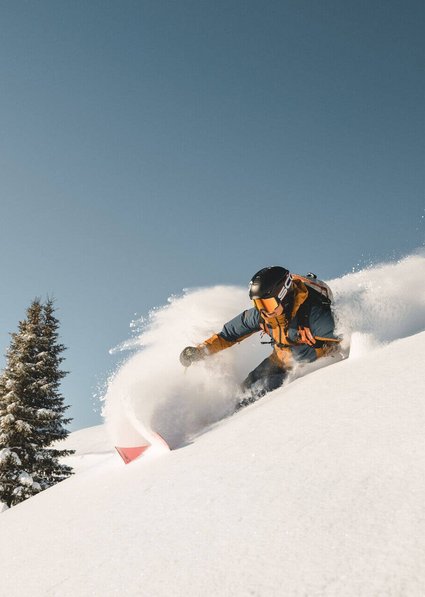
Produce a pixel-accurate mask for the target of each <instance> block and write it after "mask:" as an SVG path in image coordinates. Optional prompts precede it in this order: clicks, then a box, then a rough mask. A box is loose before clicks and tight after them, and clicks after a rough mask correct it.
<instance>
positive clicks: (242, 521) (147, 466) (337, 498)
mask: <svg viewBox="0 0 425 597" xmlns="http://www.w3.org/2000/svg"><path fill="white" fill-rule="evenodd" d="M412 263H414V264H415V265H414V267H413V266H412ZM384 267H387V266H384ZM394 267H396V273H397V274H398V277H397V280H398V282H399V283H400V284H401V285H406V284H409V288H412V286H411V284H413V283H415V284H416V286H413V287H415V288H416V292H414V293H412V295H414V296H413V297H412V301H415V302H416V303H415V304H417V309H416V315H414V313H413V311H414V309H413V306H412V310H411V312H410V311H409V306H410V305H409V303H407V305H406V309H407V310H406V311H404V317H405V321H406V322H407V323H406V327H403V324H402V322H400V321H399V320H398V319H397V320H395V327H393V328H391V329H392V330H394V329H396V330H398V331H397V333H398V334H399V335H400V336H403V335H408V334H413V335H410V336H409V337H405V338H401V339H393V341H391V342H389V338H388V337H387V338H386V337H385V325H384V323H385V321H387V319H386V318H387V317H388V316H387V315H385V314H386V313H391V312H392V311H391V310H392V308H393V297H392V295H391V293H390V298H389V300H388V304H387V305H386V302H385V295H384V296H383V297H382V295H381V300H382V305H381V307H382V308H381V312H382V313H381V318H379V317H378V318H375V321H376V325H375V327H373V325H372V324H373V320H374V318H372V317H371V316H370V311H368V310H367V309H364V313H361V312H359V311H358V310H356V309H354V308H353V310H352V311H350V309H351V307H350V304H349V300H348V294H349V293H348V291H347V293H346V292H345V289H346V286H345V285H346V284H349V285H353V288H354V287H356V288H359V286H357V284H359V283H361V281H359V280H357V281H353V278H352V277H351V276H348V277H347V279H346V280H345V281H344V278H342V279H341V280H339V281H338V280H337V281H334V283H333V288H335V286H338V284H340V285H341V286H340V288H339V289H338V288H336V290H337V291H338V293H339V294H338V300H339V301H341V303H340V304H343V300H344V299H345V300H346V303H345V304H344V309H346V312H345V314H343V317H342V319H341V322H340V325H341V326H347V328H346V329H349V326H350V325H351V324H352V320H351V319H350V317H349V316H347V312H351V313H352V316H356V317H358V321H357V323H356V325H353V326H352V328H351V329H352V330H354V329H359V332H357V335H356V336H355V337H354V338H353V342H352V350H353V349H355V351H356V354H355V357H350V358H348V359H346V360H344V361H341V362H339V363H336V364H335V365H333V366H331V367H326V368H321V369H319V370H316V371H314V372H312V373H311V374H310V375H308V376H303V377H300V378H298V379H295V380H294V381H293V382H292V383H291V384H289V385H287V386H286V387H283V388H281V389H279V390H276V391H275V392H273V393H272V394H270V395H269V396H268V397H266V398H264V399H263V400H261V401H260V402H258V403H256V404H254V405H252V406H250V407H249V408H246V409H245V410H243V411H241V412H240V413H238V414H237V415H236V416H234V417H231V418H228V419H225V420H223V421H220V422H217V418H218V414H219V411H220V409H221V408H223V410H224V411H225V409H226V403H227V405H228V400H229V398H228V394H227V393H226V392H223V394H222V395H220V394H219V395H218V402H219V406H216V405H214V406H210V410H209V411H208V410H207V408H206V407H207V406H208V405H210V404H211V402H206V403H204V402H203V400H202V393H201V391H200V390H199V387H198V388H196V384H195V381H196V383H199V384H201V387H202V384H205V387H206V391H207V392H208V391H210V390H211V388H213V387H214V384H215V381H214V380H213V378H214V376H215V375H218V376H219V377H221V379H223V378H225V379H228V380H229V387H231V384H232V383H234V379H236V374H237V371H238V368H240V367H241V363H240V362H239V353H240V352H242V351H243V350H244V347H243V344H242V345H240V346H239V347H236V348H235V349H233V351H228V353H231V352H234V353H236V354H237V355H238V356H237V357H235V358H234V359H231V358H230V356H229V357H227V356H226V359H223V360H222V362H220V365H219V366H218V365H214V366H213V368H212V369H211V368H207V367H206V366H204V365H202V366H201V367H197V368H195V371H194V373H193V375H191V376H190V377H189V373H192V372H191V371H189V372H188V373H187V374H186V376H184V377H186V378H187V379H188V380H189V379H190V381H188V382H187V383H188V386H189V388H190V392H192V391H193V392H194V395H193V396H192V394H191V393H190V392H189V394H188V400H189V401H192V399H193V400H194V399H195V392H196V396H198V398H199V399H200V401H201V404H202V407H200V408H199V410H198V411H197V414H196V417H195V418H194V419H190V417H189V415H188V413H187V412H185V413H184V415H183V416H182V417H181V418H179V416H178V409H177V408H175V409H174V410H173V408H172V407H173V404H179V405H181V404H182V401H183V399H185V398H186V396H185V395H184V394H183V395H181V394H180V396H179V395H178V393H177V389H178V387H179V385H178V384H179V383H180V380H178V381H175V380H173V378H172V373H169V374H168V376H167V379H163V377H164V375H163V376H162V378H160V384H159V385H160V390H161V392H162V396H163V398H164V400H165V401H166V402H168V405H169V407H171V410H172V414H173V416H174V417H175V426H176V427H178V425H179V424H180V423H182V424H183V425H186V427H185V432H184V434H182V435H179V433H178V431H176V432H175V435H174V436H173V437H174V439H175V440H176V441H177V443H178V442H181V443H180V446H181V448H180V449H178V450H175V451H173V452H171V453H155V452H152V453H151V454H150V455H148V456H146V458H145V457H143V458H141V459H140V460H137V461H135V462H134V463H132V464H131V465H129V466H124V465H123V464H122V462H121V461H120V460H119V458H118V456H112V455H111V456H109V457H106V458H104V459H103V460H102V461H101V462H99V463H98V464H97V466H93V467H92V468H90V469H89V470H87V469H86V470H85V471H84V472H83V473H78V474H76V475H75V476H74V477H73V478H71V479H68V480H67V481H64V482H63V483H61V484H59V485H57V486H55V487H54V488H52V489H49V490H48V491H45V492H43V493H42V494H39V495H37V496H35V497H34V498H31V499H30V500H27V501H26V502H24V503H22V504H20V505H19V506H17V507H15V508H13V509H12V510H10V511H8V512H5V513H3V514H2V515H1V517H0V577H1V579H2V589H3V591H4V594H5V595H8V596H10V597H18V596H19V597H20V596H21V595H24V594H31V595H33V596H34V597H41V596H43V597H45V596H48V597H51V596H58V597H59V596H61V597H67V596H69V597H71V596H72V597H74V596H75V595H78V596H79V597H86V596H87V597H88V596H89V595H102V597H112V596H122V595H126V596H130V597H133V596H134V597H136V596H144V595H155V596H158V597H159V596H161V597H162V596H164V597H165V596H168V595H175V596H177V597H180V596H181V597H183V596H185V597H187V596H188V595H194V596H195V595H208V596H215V595H220V596H229V597H230V596H231V595H238V596H239V595H240V596H244V595H257V596H261V597H262V596H264V597H269V596H276V597H277V596H279V597H280V596H282V595H285V597H292V596H294V597H298V596H304V595H308V596H310V595H319V596H326V597H331V596H332V597H334V596H335V597H341V596H344V597H345V596H348V597H351V596H352V597H357V596H359V595H361V596H362V597H369V596H370V597H375V596H381V595H382V596H383V597H384V596H385V597H387V596H390V597H391V596H394V597H396V596H397V597H400V596H408V597H411V596H413V597H416V596H418V597H419V596H421V595H423V594H424V593H425V558H424V557H423V555H424V553H425V506H424V504H425V481H424V476H423V471H424V468H425V439H424V433H423V429H424V426H425V401H424V399H423V381H422V380H423V373H422V371H423V356H424V353H425V332H423V331H422V330H423V329H425V325H423V327H422V329H419V328H420V326H421V325H422V323H423V322H424V319H423V317H424V314H425V292H424V287H423V286H421V284H422V285H423V284H424V282H423V279H424V278H425V276H423V273H424V271H425V269H424V260H423V257H421V256H414V257H411V258H409V259H407V260H404V262H400V264H397V265H394ZM412 267H413V269H412ZM397 268H398V269H397ZM404 268H406V269H404ZM375 273H379V268H377V272H375ZM359 275H364V276H366V277H367V275H368V272H365V273H362V272H359V273H358V274H353V276H359ZM421 276H422V277H421ZM368 279H369V280H370V279H371V278H368ZM373 279H376V276H375V277H374V278H373ZM335 282H336V284H335ZM354 282H356V284H354ZM416 282H417V283H416ZM398 290H399V291H401V286H400V287H399V289H398ZM196 292H200V293H204V294H203V297H204V299H205V300H204V302H203V303H202V307H199V308H200V309H201V308H202V309H206V310H207V311H208V309H210V313H214V309H217V305H216V306H215V307H213V306H212V305H209V299H211V302H212V300H213V298H214V300H216V298H217V295H216V294H214V293H215V289H210V290H204V291H196ZM209 293H213V294H214V297H212V296H211V294H209ZM370 293H373V285H371V284H370V285H369V286H368V288H367V289H366V290H362V292H361V293H360V294H361V297H362V298H361V300H362V301H363V303H362V304H363V305H367V301H368V298H367V297H368V296H371V294H370ZM418 293H419V298H418ZM190 296H193V293H189V294H188V295H186V296H185V297H183V298H181V299H176V301H175V303H173V302H172V303H171V304H170V308H168V309H165V310H162V311H159V312H158V318H159V319H154V320H153V326H152V327H151V329H150V330H147V332H146V335H145V336H144V338H143V339H144V341H145V343H146V344H147V348H146V349H144V351H142V352H141V353H140V354H138V355H135V356H133V357H131V358H130V360H129V362H128V363H127V364H126V365H124V367H123V369H122V370H120V372H118V374H117V376H116V377H115V379H114V380H113V381H112V384H111V386H110V392H111V393H110V394H109V398H110V399H111V402H110V403H109V404H107V407H108V408H110V407H111V404H112V405H114V400H112V397H114V396H115V394H114V392H116V391H118V386H119V385H120V384H124V382H125V383H126V384H127V385H126V386H125V387H126V389H127V391H128V392H131V391H134V392H136V391H138V390H140V388H141V387H142V386H141V378H140V376H141V375H142V374H141V373H140V368H139V365H140V363H141V362H144V361H143V359H142V355H144V354H147V355H148V356H147V357H146V358H148V361H145V362H146V363H148V362H149V363H150V365H152V367H153V369H152V370H151V372H150V373H151V375H154V374H155V373H156V372H157V370H156V369H155V363H156V359H155V358H154V357H156V356H157V355H158V354H159V353H161V354H162V355H164V350H165V346H166V345H167V342H170V345H171V340H170V339H169V337H168V336H166V337H164V334H163V327H162V325H163V323H164V321H165V322H166V324H167V326H168V329H170V326H173V321H174V320H173V317H174V318H175V322H174V323H175V326H176V327H177V326H180V325H181V319H180V318H179V317H177V312H176V311H175V310H173V309H180V310H181V312H182V313H184V312H185V310H186V307H187V302H186V303H184V301H185V300H189V298H187V297H190ZM232 296H234V295H233V294H232ZM397 296H398V295H397ZM408 296H410V295H408ZM189 302H190V301H189ZM196 304H198V301H196ZM412 305H413V303H412ZM231 306H234V305H231ZM347 310H348V311H347ZM220 314H221V313H216V318H218V317H219V316H220ZM195 315H196V314H195ZM201 315H202V314H201ZM182 317H183V316H182ZM161 318H162V319H161ZM167 318H169V319H168V320H167ZM200 320H201V317H199V318H198V319H197V318H196V316H195V321H197V322H199V321H200ZM216 323H217V322H216V320H214V321H212V319H211V321H210V323H209V324H208V325H211V327H213V326H215V325H216ZM197 325H200V324H199V323H197ZM362 326H363V327H362ZM415 326H416V328H417V329H413V328H415ZM182 328H183V326H182ZM203 332H204V329H198V330H194V329H192V330H191V331H190V330H189V331H186V333H187V334H188V336H190V334H191V333H193V334H195V335H196V333H198V334H199V335H202V334H203ZM405 332H406V334H405ZM388 333H389V332H387V334H388ZM391 334H394V331H392V332H391ZM356 338H357V339H356ZM192 341H196V338H194V340H192ZM157 343H159V344H160V346H159V347H157V346H156V344H157ZM188 343H189V342H188ZM183 344H184V343H183ZM244 344H245V343H244ZM356 345H357V348H356ZM156 350H158V352H156ZM176 352H177V349H176ZM248 353H249V351H247V354H248ZM149 355H150V356H149ZM223 356H224V355H223ZM227 359H229V361H227ZM170 367H171V371H172V367H173V364H170ZM158 370H159V369H158ZM131 372H132V373H133V374H134V375H135V378H134V379H133V385H132V384H131V380H130V377H129V376H130V373H131ZM143 375H145V377H144V378H143V379H144V381H146V380H148V381H149V377H148V375H147V373H146V372H145V373H144V374H143ZM226 375H227V378H226V377H225V376H226ZM233 376H234V377H233ZM184 377H183V379H184ZM208 378H212V381H211V384H212V385H211V386H209V385H208V383H207V382H206V380H207V379H208ZM124 385H125V384H124ZM122 387H123V386H122ZM150 387H151V386H149V384H148V387H147V389H150ZM152 387H153V382H152ZM182 387H184V386H183V382H182ZM176 388H177V389H176ZM171 390H173V392H171ZM167 391H170V394H169V395H168V394H167ZM211 391H212V390H211ZM172 396H173V398H172ZM209 398H210V400H211V399H212V396H211V395H210V396H209ZM178 400H179V402H178ZM149 408H150V409H151V411H149V409H148V408H146V410H144V411H143V412H144V413H149V412H151V414H152V419H151V420H154V418H155V417H156V420H157V421H162V422H163V419H161V417H159V416H158V414H155V408H154V406H153V404H151V405H149ZM116 412H117V411H115V410H114V409H113V408H112V409H110V410H109V416H113V415H115V414H116ZM118 412H120V411H119V410H118ZM161 413H162V414H161V416H164V413H163V411H161ZM202 417H203V418H204V422H205V425H206V426H207V428H208V426H209V430H208V429H207V430H205V427H204V431H205V432H204V433H203V434H199V431H200V430H201V427H200V425H201V422H202ZM214 420H215V421H216V422H215V424H213V423H214ZM164 427H165V425H164ZM169 429H172V427H171V424H170V425H169ZM197 429H198V435H197V437H196V438H195V440H194V441H193V443H190V442H189V441H188V437H189V435H188V431H190V432H195V433H196V430H197ZM77 433H78V434H79V436H77V434H72V435H71V436H70V438H69V439H68V442H69V447H71V444H72V442H73V440H74V442H75V443H79V450H78V452H79V455H80V456H81V457H83V458H84V454H93V453H95V451H96V450H98V451H99V452H102V451H103V450H104V448H105V444H104V443H103V441H104V439H99V437H98V434H100V435H102V434H103V430H101V429H97V428H94V429H92V430H87V431H85V430H84V431H82V432H77ZM92 434H93V435H92ZM91 436H92V437H93V440H92V439H90V437H91ZM77 440H78V442H77ZM75 443H74V446H73V447H76V444H75ZM107 443H108V440H106V444H107ZM184 444H186V445H184ZM108 449H109V448H108V447H107V448H106V450H108ZM40 537H42V541H43V545H44V546H46V545H47V546H48V550H49V552H48V554H49V557H48V561H46V552H45V548H44V547H43V548H40V543H39V540H40ZM23 562H25V574H22V563H23Z"/></svg>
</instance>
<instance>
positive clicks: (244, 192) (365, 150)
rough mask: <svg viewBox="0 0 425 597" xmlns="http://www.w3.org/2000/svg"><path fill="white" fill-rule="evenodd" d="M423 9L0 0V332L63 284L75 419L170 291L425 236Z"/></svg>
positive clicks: (387, 3)
mask: <svg viewBox="0 0 425 597" xmlns="http://www.w3.org/2000/svg"><path fill="white" fill-rule="evenodd" d="M424 28H425V4H424V3H423V1H419V0H418V1H415V0H405V1H395V0H382V1H377V0H368V1H363V0H361V1H354V0H353V1H344V0H322V1H321V2H317V1H316V0H291V1H286V0H267V1H260V0H257V1H253V0H226V1H224V0H215V1H212V0H208V1H206V0H178V1H176V0H151V1H144V0H138V1H136V0H134V1H130V0H119V1H118V0H115V1H110V0H90V2H87V1H80V0H73V1H72V2H69V1H64V0H40V1H39V2H26V1H24V0H16V1H14V2H5V3H3V5H2V10H1V18H0V168H1V176H0V201H1V218H0V259H1V274H2V282H3V283H2V293H1V309H0V347H1V352H2V353H5V352H6V349H7V347H8V344H9V336H8V333H9V332H13V331H15V330H16V328H17V323H18V321H19V319H22V318H23V317H24V314H25V309H26V308H27V306H28V305H29V303H30V302H31V300H32V299H33V298H34V297H36V296H40V297H42V298H43V297H45V296H46V295H48V294H49V295H54V296H55V297H56V304H57V308H58V311H57V315H58V317H59V319H60V321H61V335H62V338H61V339H62V341H63V342H64V343H65V344H66V345H67V346H68V351H67V353H66V354H65V356H66V357H67V358H66V362H65V367H66V369H68V370H70V371H71V373H70V375H68V377H67V378H66V379H65V381H64V383H63V393H64V395H65V399H66V401H67V402H68V403H70V404H71V405H72V407H71V410H70V414H71V416H73V417H74V422H73V425H72V428H73V429H75V428H80V427H84V426H87V425H91V424H96V423H98V422H100V416H99V414H98V412H95V411H96V408H95V405H96V404H97V401H96V399H94V398H93V394H94V393H95V392H96V387H97V385H98V384H102V383H103V382H105V380H106V378H107V376H108V373H109V372H111V371H112V370H113V369H114V367H115V366H116V363H117V360H116V357H113V356H111V355H110V354H109V353H108V351H109V349H110V348H111V347H113V346H115V345H117V344H118V343H119V342H121V341H123V340H125V339H126V338H128V337H129V336H130V328H129V324H130V322H131V320H133V319H134V317H135V316H142V315H146V314H147V313H148V312H149V310H150V309H151V308H153V307H155V306H158V305H162V304H164V303H166V301H167V298H168V296H170V295H171V294H176V293H180V292H181V290H182V289H183V288H188V287H197V286H210V285H214V284H222V283H224V284H238V285H247V283H248V281H249V279H250V278H251V276H252V275H253V274H254V273H255V271H257V270H258V269H260V268H261V267H264V266H265V265H275V264H280V265H284V266H286V267H288V268H290V269H292V270H293V271H297V272H300V273H302V272H305V271H309V270H312V271H315V272H317V273H318V274H320V275H321V276H322V277H324V278H331V277H335V276H338V275H341V274H343V273H346V272H348V271H351V270H352V268H353V267H358V266H362V265H365V264H368V263H369V262H371V261H379V260H390V259H394V258H397V257H399V256H401V255H404V254H406V253H409V252H410V251H412V250H414V249H415V248H417V247H418V246H421V245H423V244H424V240H425V222H424V214H425V211H424V210H425V198H424V190H425V177H424V157H425V141H424V139H425V108H424V106H425V75H424V73H425V69H424V66H425V64H424V62H425V37H424V34H423V31H424ZM176 342H179V339H178V338H176ZM3 363H4V361H3ZM166 367H167V364H166V362H164V370H165V371H166Z"/></svg>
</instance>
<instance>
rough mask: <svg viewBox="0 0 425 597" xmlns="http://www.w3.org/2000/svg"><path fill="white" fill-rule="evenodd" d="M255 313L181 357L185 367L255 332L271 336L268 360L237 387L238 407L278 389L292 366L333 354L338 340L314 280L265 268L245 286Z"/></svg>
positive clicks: (324, 293)
mask: <svg viewBox="0 0 425 597" xmlns="http://www.w3.org/2000/svg"><path fill="white" fill-rule="evenodd" d="M249 298H250V299H252V300H253V302H254V307H252V308H251V309H248V310H246V311H243V313H241V314H240V315H238V316H237V317H235V318H234V319H232V320H231V321H229V322H227V323H226V324H225V325H224V327H223V329H222V330H221V332H220V333H219V334H214V335H213V336H211V338H208V339H207V340H205V341H204V342H202V344H199V345H198V346H187V347H186V348H185V349H184V350H183V351H182V353H181V355H180V362H181V363H182V365H183V366H184V367H189V366H190V365H191V364H192V363H194V362H196V361H200V360H202V359H204V358H205V357H207V356H209V355H212V354H215V353H217V352H219V351H221V350H224V349H225V348H229V347H230V346H233V345H234V344H236V343H238V342H241V341H242V340H245V338H248V337H249V336H251V334H253V333H254V332H258V331H263V333H266V334H268V335H269V336H270V338H271V340H270V344H271V345H272V346H273V352H272V354H271V355H270V356H269V357H267V358H266V359H264V361H262V362H261V363H260V364H259V365H258V366H257V367H256V368H255V369H254V370H253V371H251V373H249V375H248V377H247V378H246V379H245V380H244V382H243V383H242V392H243V393H244V396H243V398H242V400H241V402H240V406H245V405H246V404H249V403H250V402H254V401H255V400H257V399H258V398H260V397H261V396H263V395H264V394H266V393H267V392H270V391H272V390H275V389H276V388H278V387H280V386H281V385H282V384H283V382H284V380H285V378H286V377H287V375H288V372H289V371H290V370H291V368H292V367H293V366H294V363H295V362H301V363H306V362H307V363H310V362H313V361H315V360H316V359H318V358H320V357H323V356H324V355H327V354H330V353H332V352H334V351H335V350H336V349H337V347H338V344H339V342H340V341H341V339H340V338H338V337H336V336H335V335H334V331H335V322H334V318H333V315H332V311H331V301H332V292H331V290H330V288H329V287H328V286H327V285H326V284H325V283H324V282H322V281H320V280H318V279H317V277H316V276H315V275H314V274H307V276H306V277H303V276H298V275H296V274H291V273H290V272H289V271H288V270H287V269H285V268H284V267H280V266H274V267H266V268H264V269H261V270H260V271H259V272H257V273H256V274H255V275H254V276H253V278H252V279H251V281H250V283H249Z"/></svg>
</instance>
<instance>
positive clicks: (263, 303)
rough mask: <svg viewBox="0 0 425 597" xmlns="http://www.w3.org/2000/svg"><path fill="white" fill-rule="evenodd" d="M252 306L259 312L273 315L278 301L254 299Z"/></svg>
mask: <svg viewBox="0 0 425 597" xmlns="http://www.w3.org/2000/svg"><path fill="white" fill-rule="evenodd" d="M254 304H255V306H256V307H257V309H258V310H259V311H265V312H266V313H273V311H275V309H277V308H278V306H279V301H278V300H277V299H275V298H267V299H254Z"/></svg>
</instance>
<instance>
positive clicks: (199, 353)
mask: <svg viewBox="0 0 425 597" xmlns="http://www.w3.org/2000/svg"><path fill="white" fill-rule="evenodd" d="M205 357H206V352H205V349H204V348H203V347H199V346H186V348H185V349H184V350H183V351H182V353H181V354H180V363H181V364H182V365H183V367H190V365H191V364H192V363H195V362H196V361H202V359H204V358H205Z"/></svg>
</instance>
